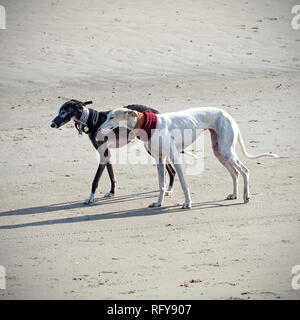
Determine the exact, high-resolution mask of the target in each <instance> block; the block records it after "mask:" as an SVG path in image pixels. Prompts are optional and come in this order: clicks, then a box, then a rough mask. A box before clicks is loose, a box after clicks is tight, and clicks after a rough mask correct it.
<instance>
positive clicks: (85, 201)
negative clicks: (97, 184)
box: [83, 198, 95, 204]
mask: <svg viewBox="0 0 300 320" xmlns="http://www.w3.org/2000/svg"><path fill="white" fill-rule="evenodd" d="M94 201H95V199H94V198H87V199H85V200H84V202H83V203H84V204H90V203H93V202H94Z"/></svg>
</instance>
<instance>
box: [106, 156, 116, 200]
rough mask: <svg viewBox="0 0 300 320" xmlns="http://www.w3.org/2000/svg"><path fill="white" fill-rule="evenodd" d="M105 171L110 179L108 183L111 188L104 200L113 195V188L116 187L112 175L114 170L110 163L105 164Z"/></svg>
mask: <svg viewBox="0 0 300 320" xmlns="http://www.w3.org/2000/svg"><path fill="white" fill-rule="evenodd" d="M106 169H107V171H108V175H109V178H110V183H111V188H110V191H109V192H108V193H107V194H106V195H105V196H104V197H105V198H110V197H113V196H114V195H115V187H116V180H115V175H114V170H113V167H112V164H111V163H110V161H108V162H107V164H106Z"/></svg>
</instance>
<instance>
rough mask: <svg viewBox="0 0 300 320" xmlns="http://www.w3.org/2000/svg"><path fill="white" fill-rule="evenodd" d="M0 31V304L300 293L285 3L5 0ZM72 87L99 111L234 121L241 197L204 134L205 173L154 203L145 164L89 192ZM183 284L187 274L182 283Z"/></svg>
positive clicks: (294, 82)
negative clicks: (143, 108)
mask: <svg viewBox="0 0 300 320" xmlns="http://www.w3.org/2000/svg"><path fill="white" fill-rule="evenodd" d="M1 4H2V5H4V6H5V8H6V14H7V29H6V30H0V75H1V76H0V95H1V99H0V111H1V117H0V130H1V134H0V150H1V156H0V164H1V165H0V177H1V179H0V191H1V193H0V194H1V196H0V265H3V266H4V267H5V268H6V290H0V299H36V298H40V299H55V298H56V299H299V298H300V290H294V289H293V288H292V286H291V281H292V273H291V270H292V267H293V266H294V265H300V232H299V231H300V211H299V204H300V200H299V182H300V173H299V172H300V170H299V169H300V165H299V164H300V161H299V158H300V144H299V137H300V126H299V120H300V113H299V110H300V109H299V108H300V100H299V90H300V56H299V52H300V30H297V31H296V30H293V29H292V27H291V19H292V14H291V8H292V6H293V5H294V2H293V1H279V0H278V1H265V0H264V1H258V0H257V1H238V0H236V1H234V0H231V1H225V0H217V1H191V0H184V1H176V2H174V1H169V0H167V1H164V2H161V1H156V0H155V1H129V0H128V1H107V0H103V1H92V0H88V1H85V2H84V4H83V2H82V1H79V0H76V1H67V0H60V1H58V0H45V1H12V0H4V1H2V2H1ZM70 98H75V99H79V100H93V101H94V105H93V108H95V109H97V110H110V109H112V108H114V107H120V106H124V105H127V104H132V103H138V104H144V105H147V106H150V107H154V108H157V109H158V110H159V111H160V112H167V111H176V110H183V109H188V108H193V107H204V106H214V107H221V108H223V109H224V110H226V111H228V112H229V113H230V114H231V115H232V116H233V117H234V118H235V119H236V121H237V122H238V123H239V126H240V129H241V132H242V135H243V138H244V141H245V144H246V147H247V149H248V151H249V153H252V154H255V153H260V152H268V151H272V152H274V153H277V154H279V155H281V156H282V157H283V158H281V159H278V160H276V159H269V158H263V159H257V160H249V159H246V158H245V157H244V156H243V155H242V152H241V150H240V148H239V147H238V149H237V150H238V154H239V156H240V159H241V160H242V161H243V162H244V163H245V164H246V165H247V167H248V168H249V170H250V172H251V175H250V192H251V200H250V203H249V204H246V205H245V204H243V201H242V194H241V193H242V181H241V180H240V198H239V199H238V200H232V201H225V200H224V199H225V197H226V196H227V194H229V193H230V192H231V190H232V182H231V177H230V176H229V174H228V172H227V171H225V169H224V168H223V167H222V166H221V165H220V164H219V162H218V161H217V160H216V159H215V158H214V156H213V154H212V151H211V148H210V137H209V135H208V134H206V135H205V138H204V140H205V145H204V147H205V158H204V171H203V172H202V173H201V174H199V175H194V176H187V179H188V182H189V185H190V189H191V196H192V201H193V208H192V210H181V209H180V204H182V203H183V201H184V197H183V192H182V190H181V188H180V185H179V181H178V178H176V181H175V187H174V192H173V195H172V196H171V197H167V198H166V200H165V203H164V206H163V207H161V208H147V206H148V205H149V204H150V203H151V202H153V201H154V200H155V199H156V197H157V196H158V182H157V176H156V168H155V166H154V165H152V164H148V165H146V164H145V165H142V164H140V165H134V164H127V165H122V164H114V170H115V175H116V178H117V189H116V195H115V197H114V198H110V199H104V198H103V196H104V194H105V193H106V192H108V191H109V188H110V183H109V178H108V175H107V173H106V172H104V174H103V177H102V179H101V181H100V184H99V189H98V191H97V194H96V197H97V202H95V203H94V204H93V205H91V206H85V205H83V204H82V202H83V201H84V199H85V198H87V196H88V195H89V193H90V187H91V182H92V178H93V176H94V174H95V171H96V167H97V163H96V157H95V151H94V150H93V147H92V145H91V143H90V141H89V139H88V137H87V136H83V137H78V134H77V131H76V130H75V128H74V126H73V124H71V123H70V124H67V125H65V126H64V127H62V128H61V129H59V130H54V129H51V128H50V123H51V120H52V119H53V118H54V117H55V116H56V114H57V111H58V108H59V107H60V106H61V105H62V103H64V102H65V101H67V100H68V99H70ZM193 280H194V281H193Z"/></svg>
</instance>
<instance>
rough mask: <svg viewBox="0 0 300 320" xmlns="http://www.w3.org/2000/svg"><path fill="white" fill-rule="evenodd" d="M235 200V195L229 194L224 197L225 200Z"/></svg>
mask: <svg viewBox="0 0 300 320" xmlns="http://www.w3.org/2000/svg"><path fill="white" fill-rule="evenodd" d="M234 199H237V195H236V194H235V193H231V194H229V195H228V196H227V197H226V200H234Z"/></svg>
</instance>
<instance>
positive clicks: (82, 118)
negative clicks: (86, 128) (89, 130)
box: [77, 107, 90, 125]
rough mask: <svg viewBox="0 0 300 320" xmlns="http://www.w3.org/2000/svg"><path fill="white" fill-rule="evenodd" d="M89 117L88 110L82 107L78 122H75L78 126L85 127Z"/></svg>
mask: <svg viewBox="0 0 300 320" xmlns="http://www.w3.org/2000/svg"><path fill="white" fill-rule="evenodd" d="M89 115H90V110H89V109H88V108H86V107H83V110H82V113H81V116H80V118H79V120H77V122H79V123H80V124H83V125H86V123H87V121H88V118H89Z"/></svg>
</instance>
